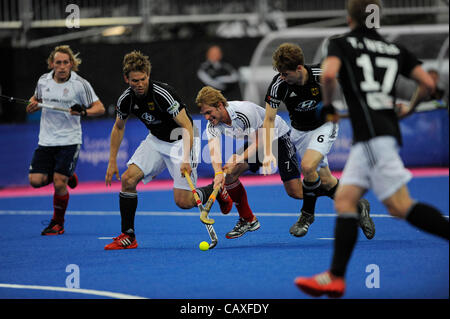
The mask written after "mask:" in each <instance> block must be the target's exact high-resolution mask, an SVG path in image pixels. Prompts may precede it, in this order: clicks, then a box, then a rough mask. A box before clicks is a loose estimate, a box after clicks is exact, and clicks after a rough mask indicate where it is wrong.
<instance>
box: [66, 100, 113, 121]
mask: <svg viewBox="0 0 450 319" xmlns="http://www.w3.org/2000/svg"><path fill="white" fill-rule="evenodd" d="M82 108H83V107H82ZM83 109H84V112H85V114H82V112H81V111H80V112H78V111H76V110H75V109H73V108H71V110H70V114H71V115H77V116H81V115H83V116H90V117H95V116H100V115H103V114H105V107H104V106H103V103H102V102H101V101H100V100H97V101H95V102H94V103H92V104H91V105H90V106H89V107H88V108H83Z"/></svg>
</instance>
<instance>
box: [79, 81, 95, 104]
mask: <svg viewBox="0 0 450 319" xmlns="http://www.w3.org/2000/svg"><path fill="white" fill-rule="evenodd" d="M78 83H79V84H80V85H79V86H78V92H77V93H78V94H77V96H78V99H79V101H78V102H80V104H81V105H84V106H86V107H88V108H89V107H90V106H91V105H92V103H94V102H95V101H98V100H99V98H98V97H97V95H96V94H95V91H94V89H93V88H92V86H91V84H90V83H89V82H88V81H86V80H84V79H80V81H79V82H78Z"/></svg>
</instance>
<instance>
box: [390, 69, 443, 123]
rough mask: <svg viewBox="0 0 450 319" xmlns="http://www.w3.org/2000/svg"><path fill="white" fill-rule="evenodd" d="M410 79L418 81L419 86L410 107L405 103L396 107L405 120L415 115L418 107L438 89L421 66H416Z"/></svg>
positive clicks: (399, 115)
mask: <svg viewBox="0 0 450 319" xmlns="http://www.w3.org/2000/svg"><path fill="white" fill-rule="evenodd" d="M410 78H411V79H413V80H414V81H416V82H417V84H418V86H417V89H416V91H415V92H414V95H413V96H412V98H411V100H410V102H409V106H407V105H405V104H403V103H399V104H397V105H396V111H397V115H398V117H399V118H404V117H406V116H409V115H411V114H412V113H414V110H415V109H416V107H417V106H418V105H419V104H420V103H421V102H422V101H424V100H425V99H426V98H427V97H429V96H430V95H431V94H433V92H434V90H435V89H436V85H435V83H434V81H433V79H432V78H431V76H430V75H429V74H428V72H426V71H425V70H424V69H423V68H422V67H421V66H420V65H418V66H416V67H415V68H414V69H413V70H412V71H411V75H410Z"/></svg>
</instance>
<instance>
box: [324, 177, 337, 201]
mask: <svg viewBox="0 0 450 319" xmlns="http://www.w3.org/2000/svg"><path fill="white" fill-rule="evenodd" d="M338 186H339V179H337V183H336V185H334V186H333V187H332V188H330V189H329V190H327V191H325V196H328V197H330V198H331V199H334V194H336V190H337V188H338Z"/></svg>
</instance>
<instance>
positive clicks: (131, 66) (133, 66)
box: [122, 50, 152, 77]
mask: <svg viewBox="0 0 450 319" xmlns="http://www.w3.org/2000/svg"><path fill="white" fill-rule="evenodd" d="M151 68H152V65H151V63H150V60H149V58H148V56H146V55H144V54H143V53H142V52H141V51H136V50H135V51H132V52H130V53H128V54H126V55H125V56H124V58H123V68H122V71H123V74H124V75H125V76H126V77H128V75H129V73H130V72H142V73H145V74H147V75H150V71H151Z"/></svg>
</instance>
